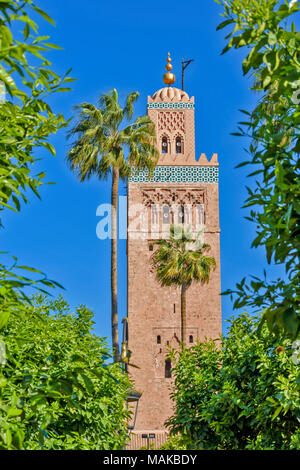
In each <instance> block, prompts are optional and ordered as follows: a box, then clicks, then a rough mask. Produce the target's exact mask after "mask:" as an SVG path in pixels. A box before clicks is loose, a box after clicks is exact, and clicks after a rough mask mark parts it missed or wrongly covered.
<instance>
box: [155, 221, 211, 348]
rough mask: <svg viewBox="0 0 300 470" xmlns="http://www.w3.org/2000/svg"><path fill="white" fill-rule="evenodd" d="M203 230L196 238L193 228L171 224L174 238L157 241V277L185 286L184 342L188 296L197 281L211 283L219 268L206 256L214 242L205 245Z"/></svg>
mask: <svg viewBox="0 0 300 470" xmlns="http://www.w3.org/2000/svg"><path fill="white" fill-rule="evenodd" d="M201 233H202V232H199V234H198V236H197V237H196V240H194V241H193V239H192V234H191V232H190V230H189V229H187V230H186V231H185V230H184V228H183V227H182V226H176V227H175V226H174V225H171V227H170V238H169V239H167V240H158V241H156V242H155V244H156V245H158V249H157V250H156V252H155V253H154V255H153V257H152V261H153V264H154V266H155V268H156V277H157V280H158V281H159V283H160V284H161V286H181V341H182V344H184V342H185V338H186V296H187V290H188V288H189V287H190V285H191V284H192V283H193V282H201V283H202V284H205V283H208V282H209V277H210V271H211V269H215V268H216V262H215V259H214V258H213V257H212V256H205V255H204V254H203V252H204V251H206V250H209V249H210V245H208V244H205V243H204V244H201V243H200V241H199V236H200V235H201Z"/></svg>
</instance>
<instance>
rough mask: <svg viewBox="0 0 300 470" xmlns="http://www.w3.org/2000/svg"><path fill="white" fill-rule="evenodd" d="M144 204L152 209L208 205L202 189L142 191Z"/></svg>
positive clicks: (155, 189)
mask: <svg viewBox="0 0 300 470" xmlns="http://www.w3.org/2000/svg"><path fill="white" fill-rule="evenodd" d="M141 191H142V197H143V204H144V205H145V206H146V207H151V205H154V204H167V205H172V204H174V205H175V204H178V205H185V204H191V205H192V206H193V207H194V206H195V205H197V204H206V191H205V190H201V189H168V188H166V189H164V188H151V189H150V188H149V189H142V190H141Z"/></svg>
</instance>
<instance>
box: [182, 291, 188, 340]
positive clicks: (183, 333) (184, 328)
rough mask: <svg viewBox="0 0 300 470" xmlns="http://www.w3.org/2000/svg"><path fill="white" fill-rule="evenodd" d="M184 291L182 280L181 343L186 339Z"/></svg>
mask: <svg viewBox="0 0 300 470" xmlns="http://www.w3.org/2000/svg"><path fill="white" fill-rule="evenodd" d="M186 292H187V286H186V283H185V282H183V283H182V284H181V342H182V343H183V344H184V343H185V340H186Z"/></svg>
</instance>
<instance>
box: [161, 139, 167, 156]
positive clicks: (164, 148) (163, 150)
mask: <svg viewBox="0 0 300 470" xmlns="http://www.w3.org/2000/svg"><path fill="white" fill-rule="evenodd" d="M161 153H168V139H167V138H166V137H163V138H162V139H161Z"/></svg>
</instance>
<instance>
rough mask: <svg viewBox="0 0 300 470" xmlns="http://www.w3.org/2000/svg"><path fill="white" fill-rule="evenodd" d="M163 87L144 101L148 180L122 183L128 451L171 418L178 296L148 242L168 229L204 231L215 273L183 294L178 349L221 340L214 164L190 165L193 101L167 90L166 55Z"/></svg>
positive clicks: (136, 177) (159, 434)
mask: <svg viewBox="0 0 300 470" xmlns="http://www.w3.org/2000/svg"><path fill="white" fill-rule="evenodd" d="M166 69H167V72H166V73H165V74H164V77H163V80H164V83H165V85H167V86H166V87H164V88H161V89H160V90H158V91H156V92H155V93H154V94H153V95H152V97H150V96H149V97H148V100H147V113H148V116H149V117H150V118H151V120H152V121H153V122H154V123H155V126H156V134H157V148H158V150H159V154H160V156H159V160H158V164H157V167H156V168H155V170H154V173H153V174H152V175H149V174H148V172H147V171H139V172H136V173H133V175H132V176H131V178H130V181H129V183H128V237H127V238H128V239H127V255H128V258H127V259H128V347H129V350H130V351H131V353H132V355H131V358H130V362H131V363H132V364H133V365H135V366H136V367H134V368H133V367H130V366H129V372H130V374H131V377H132V378H133V380H134V382H135V388H136V390H137V391H138V392H140V393H142V397H141V399H140V404H139V407H138V413H137V421H136V425H135V429H134V431H133V435H132V439H131V445H130V448H132V449H139V448H141V447H142V446H145V445H147V441H146V440H145V438H143V437H142V436H143V435H145V434H147V435H149V434H152V435H153V434H155V438H152V439H150V442H151V443H153V444H154V446H155V447H156V448H158V447H159V446H160V445H161V444H162V443H163V442H164V441H165V439H166V436H167V430H166V428H165V426H164V423H165V421H166V420H167V419H168V418H169V417H170V416H171V415H172V401H171V399H170V390H171V387H172V383H173V379H172V376H171V372H170V369H171V367H172V364H171V363H170V361H169V359H168V358H167V354H168V348H169V346H171V347H175V348H177V347H178V345H179V341H180V338H181V331H180V325H181V323H180V289H176V288H175V287H161V286H160V285H159V283H158V282H157V280H156V276H155V270H154V269H153V267H152V263H151V257H152V255H153V252H154V250H155V240H157V239H158V238H164V237H168V234H169V227H170V224H175V225H178V224H185V225H187V226H192V230H193V232H194V233H197V232H198V231H199V230H200V229H201V228H203V229H204V233H203V239H204V241H205V242H206V243H209V244H210V245H211V251H210V254H211V255H212V256H214V258H215V260H216V263H217V268H216V270H215V271H213V272H212V274H211V278H210V282H209V284H207V285H200V284H192V286H191V287H190V288H189V291H188V295H187V329H186V338H185V343H186V345H187V346H193V344H195V343H196V341H197V339H199V340H200V341H201V340H204V339H205V338H213V339H217V338H218V337H219V336H220V334H221V300H220V229H219V195H218V175H219V172H218V165H219V164H218V159H217V154H215V153H214V154H213V155H212V157H211V158H210V160H208V159H207V158H206V156H205V154H201V155H200V158H199V159H198V160H196V159H195V120H194V113H195V103H194V97H191V98H190V97H189V96H188V94H187V93H186V92H185V91H183V90H180V89H178V88H174V87H172V86H171V85H173V84H174V82H175V75H174V74H173V73H172V72H171V71H172V64H171V57H170V54H168V58H167V65H166Z"/></svg>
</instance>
